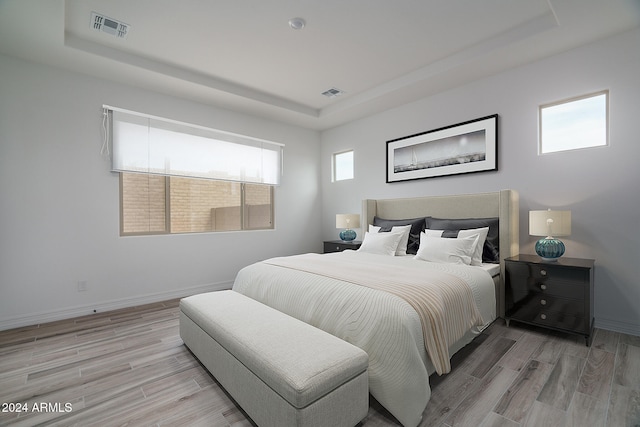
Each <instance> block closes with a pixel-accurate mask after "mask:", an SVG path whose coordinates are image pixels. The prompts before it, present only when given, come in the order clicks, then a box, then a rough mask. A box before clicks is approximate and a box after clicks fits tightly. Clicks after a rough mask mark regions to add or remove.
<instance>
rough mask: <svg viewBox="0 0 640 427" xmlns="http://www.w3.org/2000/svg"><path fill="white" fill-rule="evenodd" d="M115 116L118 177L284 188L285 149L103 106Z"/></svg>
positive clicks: (115, 151)
mask: <svg viewBox="0 0 640 427" xmlns="http://www.w3.org/2000/svg"><path fill="white" fill-rule="evenodd" d="M103 108H105V109H107V110H109V111H110V112H111V114H112V136H111V140H112V148H113V154H112V171H114V172H137V173H148V174H157V175H169V176H183V177H194V178H205V179H217V180H226V181H238V182H250V183H257V184H270V185H278V184H279V183H280V176H281V164H282V150H283V147H284V145H282V144H279V143H276V142H271V141H266V140H261V139H258V138H252V137H249V136H244V135H238V134H233V133H229V132H224V131H220V130H216V129H211V128H206V127H203V126H198V125H192V124H188V123H184V122H178V121H175V120H170V119H164V118H161V117H154V116H149V115H145V114H142V113H136V112H133V111H127V110H122V109H119V108H114V107H109V106H106V105H105V106H103Z"/></svg>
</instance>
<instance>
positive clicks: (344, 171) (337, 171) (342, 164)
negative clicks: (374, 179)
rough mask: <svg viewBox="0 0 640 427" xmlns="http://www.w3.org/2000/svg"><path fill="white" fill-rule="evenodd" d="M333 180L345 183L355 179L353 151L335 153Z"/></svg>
mask: <svg viewBox="0 0 640 427" xmlns="http://www.w3.org/2000/svg"><path fill="white" fill-rule="evenodd" d="M332 164H333V179H332V181H334V182H335V181H343V180H345V179H353V150H349V151H343V152H341V153H334V155H333V162H332Z"/></svg>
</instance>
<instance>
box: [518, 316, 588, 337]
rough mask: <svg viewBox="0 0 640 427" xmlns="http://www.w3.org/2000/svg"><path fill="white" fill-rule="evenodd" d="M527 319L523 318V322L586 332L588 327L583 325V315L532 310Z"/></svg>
mask: <svg viewBox="0 0 640 427" xmlns="http://www.w3.org/2000/svg"><path fill="white" fill-rule="evenodd" d="M531 314H532V316H531V317H530V318H529V319H523V321H525V322H529V323H533V324H536V325H540V326H550V327H553V328H558V329H565V330H568V331H575V332H583V333H588V332H589V328H588V327H585V321H584V316H576V315H573V314H568V313H556V312H547V311H537V312H532V313H531Z"/></svg>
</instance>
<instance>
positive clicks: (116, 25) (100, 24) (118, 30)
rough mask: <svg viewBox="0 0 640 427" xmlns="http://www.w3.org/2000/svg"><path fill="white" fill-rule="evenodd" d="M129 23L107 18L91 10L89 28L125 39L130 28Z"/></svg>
mask: <svg viewBox="0 0 640 427" xmlns="http://www.w3.org/2000/svg"><path fill="white" fill-rule="evenodd" d="M130 27H131V26H130V25H129V24H125V23H124V22H120V21H116V20H115V19H111V18H108V17H106V16H104V15H102V14H100V13H96V12H91V28H93V29H94V30H97V31H102V32H103V33H107V34H111V35H112V36H114V37H118V38H121V39H126V38H127V35H128V34H129V29H130Z"/></svg>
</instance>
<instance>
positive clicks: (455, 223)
mask: <svg viewBox="0 0 640 427" xmlns="http://www.w3.org/2000/svg"><path fill="white" fill-rule="evenodd" d="M425 220H426V227H427V228H429V229H433V230H451V231H456V230H469V229H471V228H482V227H489V233H488V234H487V240H486V241H485V242H484V247H483V248H482V262H488V263H498V262H500V227H499V226H500V222H499V219H498V218H497V217H495V218H463V219H445V218H432V217H427V218H425ZM456 236H457V234H456ZM443 237H449V236H448V235H447V236H445V235H444V234H443ZM451 237H453V236H451Z"/></svg>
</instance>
